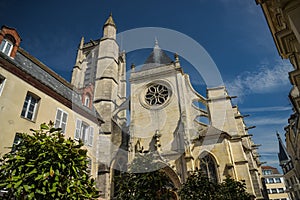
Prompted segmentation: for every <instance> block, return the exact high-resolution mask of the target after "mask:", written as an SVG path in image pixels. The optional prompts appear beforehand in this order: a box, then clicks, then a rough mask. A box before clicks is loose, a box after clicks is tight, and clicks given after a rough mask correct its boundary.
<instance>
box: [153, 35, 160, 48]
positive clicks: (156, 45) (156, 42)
mask: <svg viewBox="0 0 300 200" xmlns="http://www.w3.org/2000/svg"><path fill="white" fill-rule="evenodd" d="M155 47H159V46H158V40H157V37H155V45H154V48H155Z"/></svg>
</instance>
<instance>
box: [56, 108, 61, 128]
mask: <svg viewBox="0 0 300 200" xmlns="http://www.w3.org/2000/svg"><path fill="white" fill-rule="evenodd" d="M61 115H62V111H61V110H59V109H57V111H56V117H55V125H54V126H55V128H60V122H61Z"/></svg>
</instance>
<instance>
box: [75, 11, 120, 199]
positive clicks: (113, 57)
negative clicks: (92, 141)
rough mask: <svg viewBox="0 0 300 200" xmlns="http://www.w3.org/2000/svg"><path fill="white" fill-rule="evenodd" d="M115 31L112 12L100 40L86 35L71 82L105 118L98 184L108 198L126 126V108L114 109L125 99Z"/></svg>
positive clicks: (100, 140) (79, 50) (99, 145)
mask: <svg viewBox="0 0 300 200" xmlns="http://www.w3.org/2000/svg"><path fill="white" fill-rule="evenodd" d="M116 31H117V28H116V24H115V22H114V20H113V17H112V15H111V14H110V16H109V17H108V19H107V20H106V22H105V24H104V26H103V36H102V38H101V39H98V40H90V41H89V42H86V43H85V42H84V38H82V39H81V41H80V45H79V48H78V51H77V58H76V63H75V66H74V68H73V72H72V81H71V83H72V84H73V85H74V86H75V88H76V89H77V90H79V91H82V93H83V95H82V98H83V102H85V101H84V99H85V98H88V97H87V96H86V95H85V94H88V95H89V96H90V97H91V99H92V103H93V104H92V105H93V106H92V108H91V109H94V110H96V111H97V113H98V114H99V115H100V116H101V117H102V118H103V120H104V124H103V125H101V129H102V130H101V132H100V133H99V144H98V147H99V148H98V150H97V151H98V152H97V153H98V155H99V165H100V167H99V169H98V183H99V184H98V187H99V188H100V191H101V192H103V195H102V196H103V197H105V198H109V196H110V192H109V191H110V185H111V172H110V166H109V165H110V162H111V160H113V159H114V156H115V155H116V153H117V151H118V147H120V145H121V141H122V130H123V127H124V126H125V125H126V111H120V112H115V111H116V110H117V108H118V107H119V106H120V105H121V104H122V103H123V102H124V101H125V100H126V60H125V53H124V52H120V51H119V45H118V44H117V41H116ZM89 88H92V89H89ZM85 91H89V93H87V92H85Z"/></svg>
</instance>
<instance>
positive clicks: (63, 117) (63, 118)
mask: <svg viewBox="0 0 300 200" xmlns="http://www.w3.org/2000/svg"><path fill="white" fill-rule="evenodd" d="M67 119H68V114H67V113H66V112H63V116H62V120H61V129H62V131H63V133H65V132H66V126H67Z"/></svg>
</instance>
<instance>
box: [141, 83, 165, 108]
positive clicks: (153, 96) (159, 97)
mask: <svg viewBox="0 0 300 200" xmlns="http://www.w3.org/2000/svg"><path fill="white" fill-rule="evenodd" d="M168 97H169V90H168V88H167V87H166V86H163V85H159V84H154V85H151V86H149V87H148V89H147V92H146V96H145V100H146V102H147V103H148V104H149V105H150V106H153V105H162V104H163V103H165V102H166V100H167V99H168Z"/></svg>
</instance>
